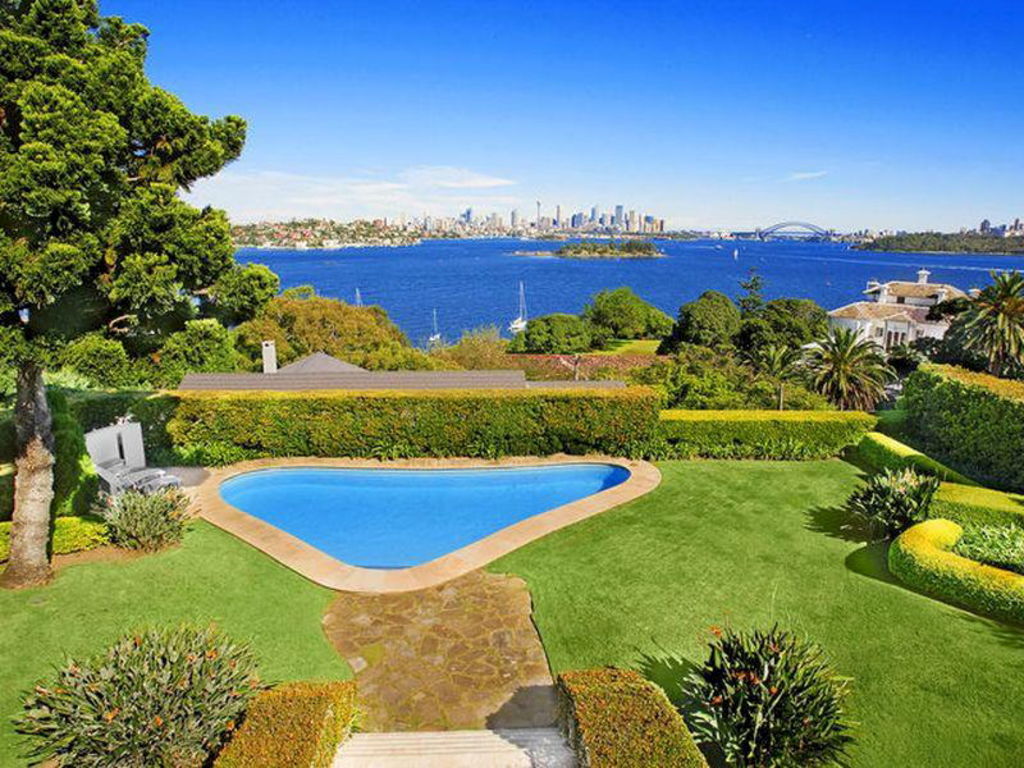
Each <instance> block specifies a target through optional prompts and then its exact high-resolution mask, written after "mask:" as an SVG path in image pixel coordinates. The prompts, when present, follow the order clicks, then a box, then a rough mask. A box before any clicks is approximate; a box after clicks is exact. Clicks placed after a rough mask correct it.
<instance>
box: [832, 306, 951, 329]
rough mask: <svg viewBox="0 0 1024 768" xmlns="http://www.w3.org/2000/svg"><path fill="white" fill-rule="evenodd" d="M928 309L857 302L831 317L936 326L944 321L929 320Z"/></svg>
mask: <svg viewBox="0 0 1024 768" xmlns="http://www.w3.org/2000/svg"><path fill="white" fill-rule="evenodd" d="M928 310H929V308H928V307H915V306H913V305H911V304H879V303H878V302H876V301H855V302H854V303H853V304H847V305H846V306H845V307H839V309H833V310H832V311H831V312H829V313H828V315H829V317H835V318H842V319H846V320H895V321H898V322H899V321H902V322H913V323H930V322H934V323H935V324H936V325H938V324H941V322H942V321H940V320H935V321H931V320H928V319H927V318H928Z"/></svg>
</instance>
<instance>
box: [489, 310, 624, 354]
mask: <svg viewBox="0 0 1024 768" xmlns="http://www.w3.org/2000/svg"><path fill="white" fill-rule="evenodd" d="M607 341H608V334H607V332H606V331H605V330H604V329H603V328H601V327H599V326H595V325H592V324H591V323H590V322H589V321H587V320H585V319H583V318H581V317H577V316H576V315H567V314H564V313H559V312H556V313H554V314H551V315H543V316H541V317H535V318H533V319H532V320H530V322H529V323H527V325H526V330H525V331H523V332H522V333H519V334H516V336H515V337H514V338H513V339H512V341H511V342H509V345H508V351H509V352H533V353H536V354H546V355H563V354H572V353H574V352H588V351H589V350H591V349H601V348H602V347H603V346H604V344H606V343H607Z"/></svg>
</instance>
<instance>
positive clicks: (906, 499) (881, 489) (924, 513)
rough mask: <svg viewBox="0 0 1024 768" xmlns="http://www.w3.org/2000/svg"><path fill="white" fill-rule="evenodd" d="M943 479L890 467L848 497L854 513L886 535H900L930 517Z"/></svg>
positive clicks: (908, 469) (848, 505)
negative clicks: (929, 510) (932, 505)
mask: <svg viewBox="0 0 1024 768" xmlns="http://www.w3.org/2000/svg"><path fill="white" fill-rule="evenodd" d="M937 490H939V479H938V478H937V477H933V476H931V475H922V474H920V473H918V472H917V471H916V470H914V469H910V468H909V467H908V468H905V469H897V470H893V469H887V470H885V471H884V472H882V473H881V474H878V475H872V476H871V478H870V479H869V480H868V481H867V483H865V485H864V486H863V487H862V488H858V489H857V490H856V491H854V492H853V494H852V495H851V496H850V498H849V499H848V500H847V502H846V504H847V507H848V508H849V509H850V511H851V512H853V513H854V514H856V515H858V516H860V517H861V518H863V519H864V520H865V521H867V522H868V523H869V524H870V525H871V526H872V528H874V529H875V530H876V531H878V532H880V533H881V535H882V536H896V535H898V534H899V533H901V532H903V531H904V530H906V529H907V528H909V527H910V526H911V525H913V524H914V523H919V522H921V521H922V520H924V519H925V518H927V517H928V509H929V507H931V503H932V499H933V498H934V496H935V492H936V491H937Z"/></svg>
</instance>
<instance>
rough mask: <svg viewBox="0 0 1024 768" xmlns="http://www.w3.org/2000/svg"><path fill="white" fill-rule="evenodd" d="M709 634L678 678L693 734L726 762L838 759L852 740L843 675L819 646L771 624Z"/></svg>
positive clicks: (829, 762) (788, 763)
mask: <svg viewBox="0 0 1024 768" xmlns="http://www.w3.org/2000/svg"><path fill="white" fill-rule="evenodd" d="M715 633H716V635H717V636H716V638H715V640H714V641H713V642H712V643H711V647H710V653H709V655H708V658H707V660H706V661H705V662H704V664H703V665H702V666H701V667H699V668H697V669H695V670H694V671H693V672H691V673H690V675H689V676H688V677H687V678H686V679H685V680H684V681H683V683H682V689H683V693H684V695H685V697H686V704H687V706H688V708H690V709H692V710H693V711H694V712H695V714H694V716H693V719H692V721H691V727H692V729H693V734H694V738H696V739H697V741H698V742H699V743H703V744H714V745H717V746H718V747H719V748H720V749H721V750H722V752H723V753H724V754H725V758H726V761H727V762H728V763H729V765H734V766H765V767H768V766H780V767H781V766H812V765H834V764H837V763H839V764H843V762H844V761H845V758H846V757H847V752H846V750H847V748H848V747H849V745H850V744H851V742H852V741H853V738H852V737H851V735H850V723H849V722H848V721H847V719H846V717H845V713H844V711H843V706H844V703H845V699H846V697H847V695H848V693H849V690H848V681H847V680H846V679H845V678H842V677H840V676H839V675H838V674H836V672H835V671H834V670H833V668H832V666H831V664H830V663H829V662H828V660H827V659H826V658H825V654H824V652H823V651H822V650H821V648H819V647H818V646H817V645H815V644H814V643H810V642H807V641H806V640H802V639H800V638H798V637H797V636H796V635H794V634H793V633H791V632H787V631H784V630H780V629H779V628H778V627H773V628H772V629H770V630H768V631H767V632H764V631H760V630H754V631H752V632H736V631H733V630H724V631H723V630H715Z"/></svg>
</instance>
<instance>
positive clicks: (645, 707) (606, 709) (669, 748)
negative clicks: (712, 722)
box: [558, 668, 707, 768]
mask: <svg viewBox="0 0 1024 768" xmlns="http://www.w3.org/2000/svg"><path fill="white" fill-rule="evenodd" d="M558 691H559V694H560V695H559V702H560V706H561V709H562V716H563V719H564V722H565V725H566V730H567V731H568V740H569V744H570V745H571V746H572V748H573V749H574V751H575V752H576V756H577V760H578V761H579V764H580V768H668V766H672V767H673V768H707V762H706V761H705V759H704V756H703V755H702V754H701V752H700V750H699V749H698V748H697V746H696V744H694V741H693V737H692V736H691V735H690V731H689V730H688V729H687V727H686V723H685V722H683V718H682V717H681V716H680V715H679V713H678V712H677V711H676V709H675V707H673V706H672V704H671V703H670V702H669V700H668V698H667V697H666V696H665V694H664V692H663V691H662V690H661V689H660V688H658V687H657V686H656V685H654V684H653V683H650V682H648V681H647V680H645V679H644V678H643V677H642V676H641V675H640V674H638V673H637V672H634V671H632V670H625V669H613V668H606V669H588V670H580V671H574V672H563V673H562V674H561V675H559V676H558Z"/></svg>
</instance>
